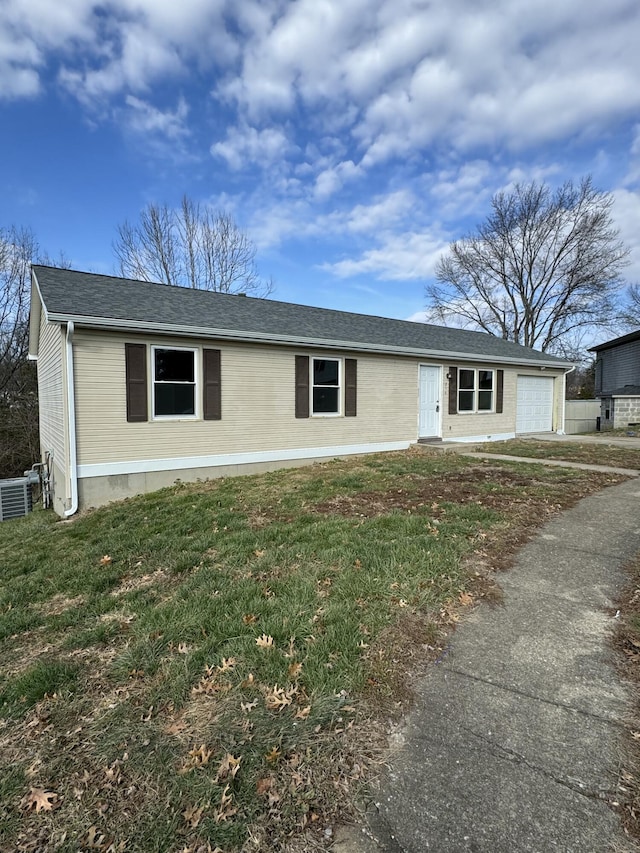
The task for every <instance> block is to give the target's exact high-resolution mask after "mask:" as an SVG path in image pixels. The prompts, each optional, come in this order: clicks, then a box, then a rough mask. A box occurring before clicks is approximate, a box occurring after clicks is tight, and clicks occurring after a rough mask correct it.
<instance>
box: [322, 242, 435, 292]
mask: <svg viewBox="0 0 640 853" xmlns="http://www.w3.org/2000/svg"><path fill="white" fill-rule="evenodd" d="M445 248H446V243H445V242H444V241H443V240H442V238H441V237H440V236H439V235H438V234H430V233H429V232H408V233H403V234H389V235H387V236H386V237H385V238H384V240H383V243H382V245H381V246H380V247H379V248H375V249H368V250H367V251H365V252H363V253H362V254H361V255H360V257H359V258H346V259H344V260H342V261H337V262H336V263H329V264H323V265H322V269H324V270H326V271H327V272H331V273H332V274H333V275H335V276H337V277H338V278H350V277H352V276H356V275H373V276H375V278H378V279H384V280H387V281H410V280H415V279H425V280H426V279H428V278H430V277H431V276H432V275H433V271H434V269H435V266H436V263H437V262H438V259H439V257H440V255H441V254H442V252H443V250H444V249H445Z"/></svg>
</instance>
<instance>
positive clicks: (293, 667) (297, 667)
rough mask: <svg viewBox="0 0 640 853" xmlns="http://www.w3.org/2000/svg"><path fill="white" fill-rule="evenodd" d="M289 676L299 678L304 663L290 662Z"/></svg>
mask: <svg viewBox="0 0 640 853" xmlns="http://www.w3.org/2000/svg"><path fill="white" fill-rule="evenodd" d="M288 671H289V678H297V677H298V676H299V675H300V673H301V672H302V664H301V663H290V664H289V670H288Z"/></svg>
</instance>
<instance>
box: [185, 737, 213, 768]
mask: <svg viewBox="0 0 640 853" xmlns="http://www.w3.org/2000/svg"><path fill="white" fill-rule="evenodd" d="M210 758H211V750H210V749H207V747H206V746H205V744H204V743H203V744H201V745H200V746H198V747H194V748H193V749H190V750H189V753H188V758H187V760H186V761H185V763H184V765H183V766H182V772H183V773H186V772H187V771H188V770H193V769H194V768H195V767H204V766H205V765H206V764H208V763H209V759H210Z"/></svg>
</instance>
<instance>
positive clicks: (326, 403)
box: [311, 358, 340, 415]
mask: <svg viewBox="0 0 640 853" xmlns="http://www.w3.org/2000/svg"><path fill="white" fill-rule="evenodd" d="M311 371H312V373H311V380H312V388H311V400H312V414H314V415H339V414H340V360H339V359H337V358H314V359H313V361H312V367H311Z"/></svg>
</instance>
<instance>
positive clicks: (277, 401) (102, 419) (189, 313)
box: [30, 265, 571, 515]
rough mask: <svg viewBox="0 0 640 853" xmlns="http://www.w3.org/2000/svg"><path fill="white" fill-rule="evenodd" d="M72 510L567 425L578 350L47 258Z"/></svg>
mask: <svg viewBox="0 0 640 853" xmlns="http://www.w3.org/2000/svg"><path fill="white" fill-rule="evenodd" d="M30 356H31V358H33V359H36V360H37V368H38V389H39V395H40V435H41V444H42V453H43V457H44V458H45V459H46V460H47V461H48V467H49V471H50V480H51V483H52V489H53V506H54V508H55V509H56V511H57V512H58V513H59V514H61V515H71V514H73V513H74V512H75V511H76V510H77V509H78V507H81V508H82V507H90V506H98V505H100V504H104V503H106V502H108V501H110V500H114V499H119V498H123V497H126V496H129V495H134V494H138V493H141V492H146V491H152V490H154V489H158V488H161V487H162V486H166V485H171V484H172V483H173V482H175V481H176V480H185V481H187V480H196V479H199V478H202V479H206V478H211V477H219V476H228V475H231V474H238V473H252V472H256V471H263V470H268V469H274V468H278V467H283V466H288V465H299V464H304V463H305V462H309V461H313V460H323V459H331V458H334V457H337V456H346V455H352V454H362V453H372V452H376V451H387V450H400V449H404V448H408V447H409V446H410V445H411V444H413V443H415V442H417V441H419V440H435V441H440V440H443V441H478V440H482V441H490V440H497V439H507V438H512V437H513V436H515V435H516V433H527V432H542V431H552V430H554V431H557V432H562V431H563V425H564V396H565V395H564V390H565V374H566V373H567V372H568V371H569V370H570V369H571V365H570V364H569V363H568V362H566V361H563V360H561V359H559V358H555V357H553V356H550V355H546V354H543V353H540V352H536V351H534V350H531V349H527V348H526V347H522V346H519V345H517V344H514V343H511V342H509V341H505V340H502V339H500V338H496V337H492V336H490V335H487V334H484V333H481V332H472V331H463V330H460V329H449V328H443V327H440V326H433V325H426V324H423V323H415V322H409V321H404V320H389V319H384V318H382V317H373V316H368V315H365V314H352V313H346V312H343V311H332V310H327V309H323V308H311V307H308V306H305V305H293V304H289V303H286V302H277V301H275V300H271V299H256V298H251V297H248V296H242V295H230V294H223V293H210V292H206V291H201V290H190V289H185V288H181V287H173V286H169V285H164V284H154V283H150V282H145V281H130V280H127V279H121V278H114V277H111V276H104V275H95V274H92V273H84V272H76V271H72V270H65V269H55V268H51V267H46V266H39V265H38V266H34V267H33V270H32V293H31V316H30Z"/></svg>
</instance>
